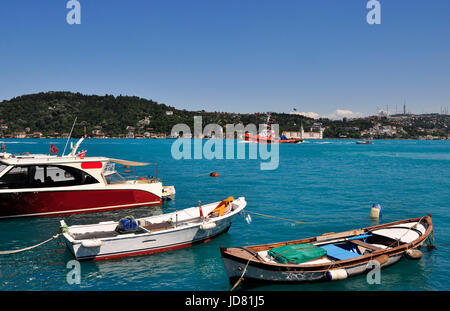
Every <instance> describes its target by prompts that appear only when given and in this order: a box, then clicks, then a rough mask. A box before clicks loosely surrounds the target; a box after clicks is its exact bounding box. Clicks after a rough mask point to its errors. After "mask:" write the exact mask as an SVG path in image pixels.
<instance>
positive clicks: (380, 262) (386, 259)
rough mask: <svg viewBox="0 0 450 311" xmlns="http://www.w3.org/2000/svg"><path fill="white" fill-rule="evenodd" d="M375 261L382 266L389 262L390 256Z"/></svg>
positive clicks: (382, 256) (377, 258)
mask: <svg viewBox="0 0 450 311" xmlns="http://www.w3.org/2000/svg"><path fill="white" fill-rule="evenodd" d="M374 260H376V261H377V262H378V263H379V264H380V266H381V265H382V264H384V263H386V262H388V260H389V256H388V255H381V256H378V257H376V258H374Z"/></svg>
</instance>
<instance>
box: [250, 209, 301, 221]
mask: <svg viewBox="0 0 450 311" xmlns="http://www.w3.org/2000/svg"><path fill="white" fill-rule="evenodd" d="M246 212H247V213H250V214H255V215H259V216H264V217H269V218H275V219H280V220H285V221H291V222H295V223H298V224H306V222H304V221H298V220H293V219H287V218H281V217H276V216H272V215H266V214H261V213H256V212H252V211H248V210H246Z"/></svg>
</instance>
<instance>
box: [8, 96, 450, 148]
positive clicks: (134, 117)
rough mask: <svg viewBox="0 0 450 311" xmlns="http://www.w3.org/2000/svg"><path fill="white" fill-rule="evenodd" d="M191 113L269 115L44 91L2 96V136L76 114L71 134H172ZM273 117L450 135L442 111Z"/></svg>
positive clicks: (349, 134) (225, 120) (53, 126)
mask: <svg viewBox="0 0 450 311" xmlns="http://www.w3.org/2000/svg"><path fill="white" fill-rule="evenodd" d="M194 116H202V121H203V127H204V126H205V125H206V124H212V123H215V124H219V125H220V126H222V127H223V128H224V130H225V126H226V125H227V124H235V125H236V124H238V123H242V124H244V125H248V124H250V123H252V124H255V125H259V124H263V123H265V122H266V117H267V115H266V112H255V113H251V114H241V113H230V112H217V111H214V112H207V111H204V110H202V111H187V110H180V109H176V108H174V107H171V106H167V105H165V104H159V103H157V102H155V101H153V100H149V99H144V98H140V97H136V96H113V95H104V96H100V95H84V94H81V93H71V92H46V93H37V94H29V95H23V96H18V97H15V98H12V99H10V100H4V101H2V102H0V137H8V135H9V137H11V136H12V134H13V133H17V132H27V133H28V135H29V134H32V133H34V132H41V133H42V134H43V135H44V136H62V135H61V134H63V133H69V132H70V129H71V127H72V124H73V122H74V120H75V117H77V122H76V125H75V128H74V130H73V133H72V137H81V136H82V135H84V133H85V131H86V134H87V135H88V136H90V137H96V136H95V135H96V134H97V135H104V136H110V137H124V136H125V135H126V134H127V133H128V132H134V134H140V135H143V134H146V133H147V134H148V133H164V134H167V135H170V132H171V130H172V127H173V126H174V125H176V124H187V125H188V126H189V127H190V128H191V130H192V131H193V126H194ZM271 118H273V120H274V123H276V124H278V125H279V129H280V133H281V132H283V131H299V130H300V126H301V124H303V127H304V129H305V130H306V131H309V129H310V128H311V127H312V126H313V124H314V123H320V124H321V126H322V127H323V128H325V131H324V138H344V137H345V138H360V137H375V138H420V137H424V136H427V135H428V136H433V137H441V138H444V139H446V138H450V133H449V130H450V115H442V114H428V115H413V114H409V115H406V114H405V115H397V116H395V115H394V116H389V117H386V116H384V117H383V116H371V117H366V118H356V119H346V118H344V119H342V120H330V119H326V118H321V119H318V120H315V119H311V118H307V117H305V116H301V115H297V114H287V113H271ZM55 133H58V134H55Z"/></svg>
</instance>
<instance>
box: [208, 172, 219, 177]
mask: <svg viewBox="0 0 450 311" xmlns="http://www.w3.org/2000/svg"><path fill="white" fill-rule="evenodd" d="M209 176H211V177H219V174H218V173H217V172H211V173H210V174H209Z"/></svg>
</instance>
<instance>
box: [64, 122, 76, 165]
mask: <svg viewBox="0 0 450 311" xmlns="http://www.w3.org/2000/svg"><path fill="white" fill-rule="evenodd" d="M77 118H78V117H75V121H73V125H72V129H71V130H70V134H69V137H67V141H66V145H65V146H64V150H63V153H62V156H64V153H65V152H66V148H67V144H68V143H69V140H70V136H72V131H73V128H74V127H75V123H77Z"/></svg>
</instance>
